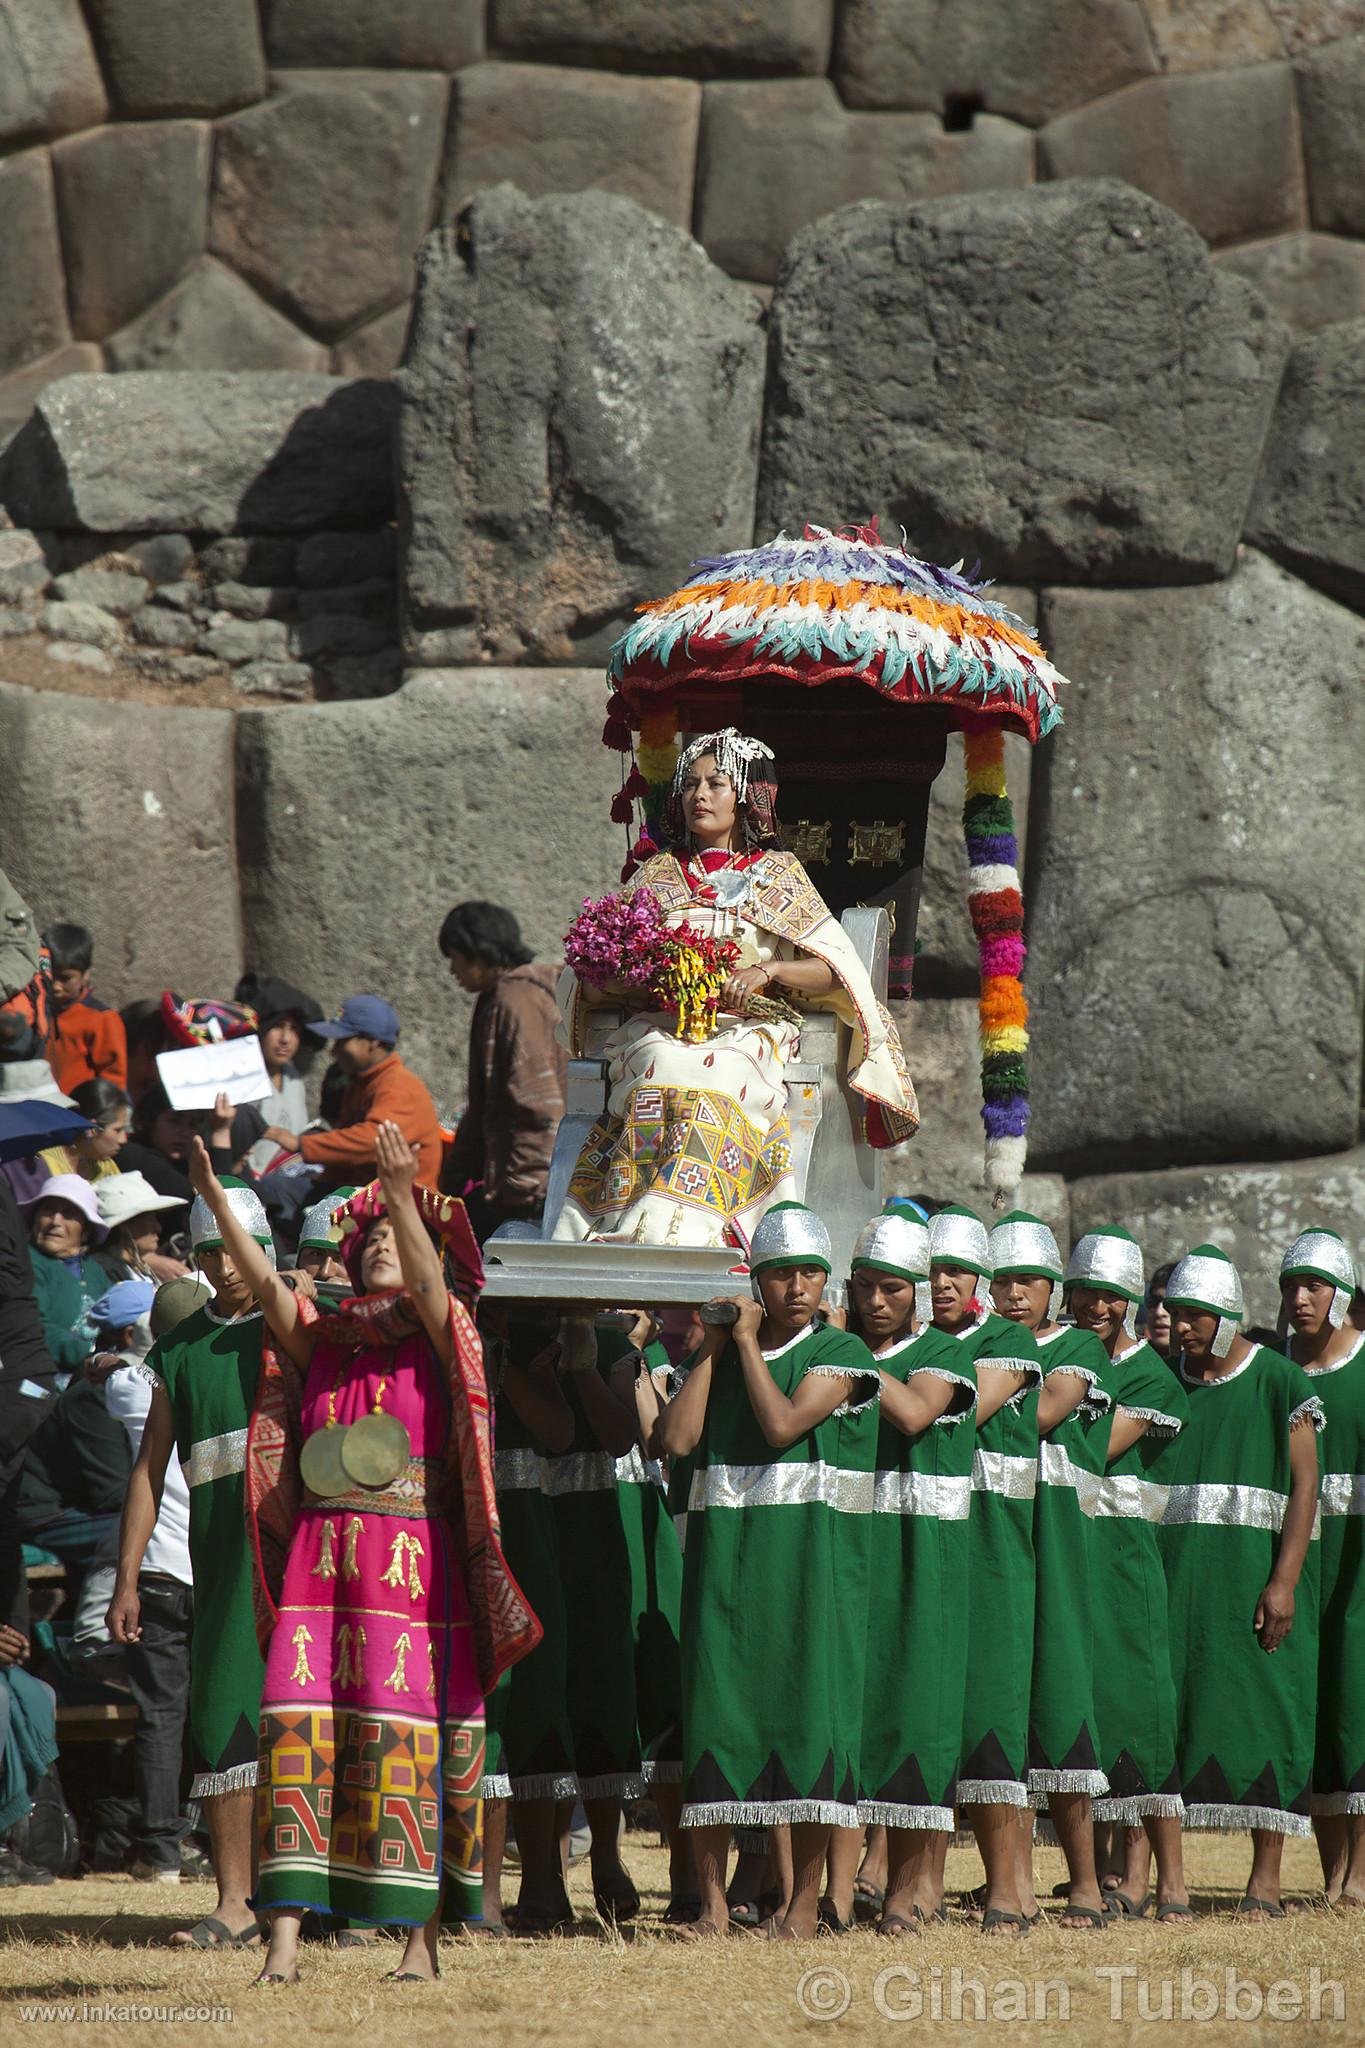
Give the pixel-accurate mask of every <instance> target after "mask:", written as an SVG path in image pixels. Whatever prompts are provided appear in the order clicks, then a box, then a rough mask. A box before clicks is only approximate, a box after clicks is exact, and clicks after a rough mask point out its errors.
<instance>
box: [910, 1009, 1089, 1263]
mask: <svg viewBox="0 0 1365 2048" xmlns="http://www.w3.org/2000/svg"><path fill="white" fill-rule="evenodd" d="M897 1016H898V1019H899V1022H900V1026H901V1041H902V1043H903V1045H904V1047H905V1057H906V1061H907V1063H908V1065H909V1068H910V1072H911V1075H912V1077H913V1079H914V1083H915V1089H916V1092H917V1094H918V1096H919V1105H920V1115H921V1118H922V1121H921V1123H920V1127H919V1130H918V1131H917V1132H916V1133H915V1136H914V1137H913V1138H912V1139H911V1140H910V1143H909V1144H908V1145H898V1146H897V1147H896V1148H895V1150H894V1151H891V1152H887V1153H884V1154H883V1156H882V1177H883V1185H884V1189H885V1192H886V1193H887V1194H888V1195H892V1194H896V1195H913V1196H915V1197H916V1198H921V1197H923V1196H926V1195H927V1196H928V1197H929V1198H930V1200H931V1201H934V1202H965V1203H966V1204H967V1207H968V1208H969V1209H975V1211H976V1213H977V1215H978V1216H980V1217H982V1218H983V1219H984V1220H985V1221H986V1222H987V1223H989V1222H990V1221H991V1220H992V1211H991V1195H990V1191H989V1189H988V1188H987V1186H986V1180H985V1146H986V1139H985V1130H984V1127H983V1125H982V1122H981V1046H980V1042H979V1039H978V1035H977V1019H976V1004H975V1003H974V1002H969V1001H952V1000H944V1001H927V1002H920V1001H916V1002H913V1003H909V1004H899V1005H897ZM1018 1201H1019V1206H1020V1207H1021V1208H1024V1209H1028V1210H1029V1211H1030V1212H1031V1213H1032V1214H1033V1215H1035V1216H1041V1217H1042V1219H1043V1221H1044V1222H1045V1223H1047V1224H1050V1225H1051V1227H1052V1229H1053V1230H1054V1231H1055V1233H1056V1236H1057V1242H1058V1243H1059V1244H1065V1243H1066V1241H1067V1232H1068V1229H1069V1227H1070V1217H1069V1208H1068V1202H1067V1188H1066V1182H1065V1181H1064V1180H1063V1179H1062V1177H1061V1175H1060V1174H1054V1173H1026V1174H1025V1175H1024V1178H1023V1181H1022V1183H1021V1185H1020V1189H1019V1196H1018Z"/></svg>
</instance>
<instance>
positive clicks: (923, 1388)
mask: <svg viewBox="0 0 1365 2048" xmlns="http://www.w3.org/2000/svg"><path fill="white" fill-rule="evenodd" d="M881 1382H882V1414H883V1415H884V1416H885V1417H886V1419H887V1421H888V1422H890V1423H893V1424H894V1425H895V1427H896V1428H897V1429H899V1430H900V1431H901V1432H902V1433H903V1434H904V1435H905V1436H918V1435H919V1434H920V1432H921V1431H922V1430H926V1429H928V1428H929V1426H930V1424H931V1423H934V1422H937V1421H938V1419H939V1417H940V1416H941V1415H946V1414H947V1413H948V1410H949V1408H951V1406H952V1404H953V1402H954V1401H956V1400H957V1399H959V1397H960V1396H961V1395H962V1394H964V1393H965V1392H966V1391H967V1390H966V1388H965V1387H964V1386H963V1385H962V1383H961V1382H960V1381H958V1380H943V1379H939V1378H938V1376H937V1375H936V1374H934V1373H928V1372H919V1373H912V1374H911V1375H910V1378H909V1379H908V1380H896V1379H892V1377H891V1375H890V1373H885V1372H884V1373H882V1375H881Z"/></svg>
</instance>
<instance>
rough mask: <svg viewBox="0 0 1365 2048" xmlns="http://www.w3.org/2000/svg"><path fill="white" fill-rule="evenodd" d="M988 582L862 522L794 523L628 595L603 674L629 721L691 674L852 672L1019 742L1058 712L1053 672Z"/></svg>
mask: <svg viewBox="0 0 1365 2048" xmlns="http://www.w3.org/2000/svg"><path fill="white" fill-rule="evenodd" d="M989 588H990V586H989V584H987V583H983V582H975V581H973V580H972V579H971V578H970V577H968V576H964V575H963V574H962V564H961V563H960V562H958V563H956V564H954V566H953V567H952V568H951V569H941V568H936V567H935V566H934V564H933V563H931V562H921V561H919V560H918V559H917V558H916V557H915V556H914V555H912V554H910V553H909V552H908V551H907V550H906V549H905V548H904V547H891V546H888V545H887V544H886V543H885V542H884V541H883V540H882V539H881V537H880V535H879V533H878V531H877V528H876V525H875V523H874V524H873V525H871V526H855V527H850V528H846V529H844V530H843V531H840V532H837V533H835V532H831V531H830V530H829V529H828V528H826V527H823V526H807V527H806V529H805V532H804V533H803V534H802V536H801V538H800V539H799V540H793V539H791V538H789V537H788V536H787V535H786V534H785V533H780V534H778V536H777V538H776V539H775V540H772V541H769V542H767V543H766V544H765V545H764V546H762V547H757V548H740V549H737V550H736V551H735V552H733V553H731V554H727V555H717V556H715V557H714V558H712V559H710V560H704V561H700V562H695V563H694V564H693V566H692V574H691V577H690V579H689V580H688V582H687V583H685V584H684V585H683V587H682V589H681V590H675V591H673V592H672V594H671V595H670V596H668V597H661V598H656V599H654V600H653V601H652V602H650V603H649V604H646V605H642V606H641V607H640V617H639V619H638V621H637V622H636V624H634V625H633V626H630V627H628V628H627V630H626V631H625V632H624V633H623V634H622V635H621V637H620V639H619V640H618V641H617V642H616V644H615V646H614V647H613V648H612V651H611V656H610V660H609V664H608V675H609V676H610V678H611V680H612V682H613V683H614V684H615V685H616V687H617V688H618V690H619V691H620V693H621V696H622V697H623V698H624V700H625V705H624V710H625V714H626V720H627V723H628V724H630V725H632V726H634V727H636V729H637V730H638V728H639V724H640V718H641V715H642V713H643V712H645V711H646V710H647V709H648V707H649V705H650V703H651V700H653V699H655V698H657V697H658V696H659V695H660V694H664V695H672V694H673V693H674V692H676V691H677V690H678V689H679V688H683V689H685V688H686V687H687V686H688V685H689V684H697V683H707V682H710V683H726V682H730V683H734V682H738V681H739V680H740V679H741V678H743V677H756V676H761V675H771V676H774V677H781V678H782V679H783V680H785V681H789V682H798V683H812V684H818V683H827V682H830V681H832V680H833V679H835V678H836V677H857V678H861V680H862V681H864V682H866V683H868V684H870V685H871V686H872V687H873V688H874V689H877V690H880V691H881V692H882V693H883V695H885V696H887V697H891V698H894V699H896V700H898V701H900V702H903V703H907V704H949V705H954V704H955V705H957V706H958V707H959V708H960V709H961V710H962V711H964V712H970V713H975V714H977V715H978V716H981V715H984V716H986V717H988V718H998V719H1001V720H1003V721H1004V722H1005V723H1006V724H1008V725H1011V726H1013V727H1014V728H1015V729H1016V730H1018V731H1020V732H1023V733H1025V734H1026V735H1027V737H1028V738H1029V739H1030V740H1038V739H1040V738H1042V737H1043V735H1044V734H1046V733H1048V732H1050V731H1051V730H1052V728H1053V726H1055V725H1057V724H1058V723H1059V722H1060V719H1061V712H1060V710H1059V708H1058V704H1057V693H1058V687H1059V685H1060V684H1061V682H1062V680H1063V678H1062V677H1061V676H1059V675H1058V673H1057V671H1056V669H1055V668H1053V666H1052V664H1051V662H1050V661H1049V660H1048V659H1047V656H1046V655H1045V654H1044V653H1043V650H1042V648H1041V647H1040V646H1039V645H1038V642H1037V640H1036V639H1035V638H1034V636H1033V634H1032V633H1031V632H1030V631H1029V629H1028V627H1027V626H1026V625H1025V624H1024V622H1023V621H1022V619H1019V618H1017V617H1016V616H1015V614H1014V613H1013V612H1011V611H1009V610H1007V609H1006V607H1005V606H1004V605H1002V604H997V603H996V602H995V601H994V599H992V598H990V597H989V596H987V594H986V593H987V591H988V590H989Z"/></svg>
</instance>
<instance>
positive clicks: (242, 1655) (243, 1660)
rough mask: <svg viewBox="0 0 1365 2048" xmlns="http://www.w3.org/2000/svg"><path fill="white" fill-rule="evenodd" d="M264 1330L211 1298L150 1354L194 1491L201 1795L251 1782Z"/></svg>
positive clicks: (192, 1718) (195, 1712)
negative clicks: (251, 1470)
mask: <svg viewBox="0 0 1365 2048" xmlns="http://www.w3.org/2000/svg"><path fill="white" fill-rule="evenodd" d="M264 1330H265V1324H264V1321H263V1319H262V1317H261V1315H260V1312H259V1310H258V1311H256V1312H255V1313H253V1314H250V1315H246V1316H243V1317H241V1318H240V1319H239V1320H237V1321H235V1322H228V1323H224V1322H220V1321H219V1320H218V1319H217V1317H216V1316H215V1315H214V1313H213V1307H212V1304H211V1303H210V1305H209V1306H208V1307H207V1308H202V1309H197V1310H196V1311H195V1313H194V1314H193V1315H192V1316H187V1317H186V1318H185V1320H184V1322H183V1323H180V1324H178V1325H177V1326H176V1328H175V1329H174V1330H172V1331H171V1333H170V1335H169V1336H166V1337H163V1338H161V1340H160V1341H159V1342H158V1343H157V1344H154V1345H153V1347H152V1349H151V1350H150V1351H149V1352H148V1354H147V1361H146V1363H147V1369H148V1371H149V1372H150V1373H152V1374H153V1375H154V1376H155V1378H156V1379H157V1380H158V1381H159V1382H160V1384H161V1385H162V1386H164V1387H165V1389H166V1395H167V1398H168V1400H169V1401H170V1404H171V1414H172V1417H173V1418H174V1421H175V1442H176V1451H177V1453H178V1455H179V1458H180V1462H181V1464H182V1465H183V1467H184V1468H185V1482H186V1484H187V1486H188V1487H189V1493H190V1563H191V1565H192V1566H193V1568H194V1656H193V1659H192V1661H191V1665H190V1714H189V1727H190V1742H191V1747H192V1749H193V1751H194V1757H195V1768H196V1771H197V1773H198V1775H197V1776H196V1778H195V1781H194V1784H193V1786H192V1788H191V1791H192V1794H193V1796H195V1797H197V1798H206V1797H210V1796H212V1795H214V1794H216V1793H220V1792H230V1791H235V1790H237V1789H238V1788H240V1787H241V1786H244V1785H254V1784H255V1783H256V1755H257V1746H258V1741H259V1722H260V1711H261V1687H262V1685H263V1684H264V1681H265V1664H264V1661H263V1659H262V1657H261V1653H260V1650H259V1648H258V1647H257V1643H256V1620H255V1612H254V1605H253V1599H252V1572H253V1564H252V1557H251V1547H250V1544H249V1543H248V1540H247V1533H246V1498H245V1479H244V1474H245V1472H246V1435H247V1427H248V1424H249V1423H250V1421H251V1410H252V1407H253V1406H254V1404H255V1400H256V1384H257V1381H258V1380H259V1378H260V1373H261V1339H262V1336H263V1334H264Z"/></svg>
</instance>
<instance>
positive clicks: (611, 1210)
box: [555, 1016, 798, 1245]
mask: <svg viewBox="0 0 1365 2048" xmlns="http://www.w3.org/2000/svg"><path fill="white" fill-rule="evenodd" d="M797 1043H798V1034H797V1031H796V1029H795V1027H794V1026H793V1025H791V1024H789V1023H786V1022H783V1021H779V1020H774V1021H772V1022H766V1023H761V1024H760V1023H745V1022H744V1021H743V1020H742V1019H740V1018H738V1017H736V1018H733V1019H728V1020H727V1021H726V1022H725V1024H723V1025H722V1027H721V1029H720V1030H719V1031H717V1033H716V1035H715V1037H714V1038H711V1039H708V1040H707V1041H706V1042H705V1044H702V1045H688V1044H684V1043H682V1042H681V1041H680V1040H679V1039H678V1038H677V1037H676V1036H675V1035H674V1032H673V1030H672V1026H671V1021H669V1020H665V1019H662V1018H660V1017H655V1016H637V1017H632V1018H630V1019H629V1020H628V1021H627V1023H626V1024H625V1025H624V1026H623V1027H622V1029H621V1031H620V1033H619V1035H618V1037H617V1040H616V1043H615V1046H614V1048H613V1051H612V1056H611V1062H610V1090H611V1092H610V1094H609V1096H608V1099H607V1114H606V1115H605V1116H603V1117H601V1118H600V1119H599V1120H598V1122H597V1123H596V1124H595V1125H594V1126H593V1129H592V1131H591V1132H590V1133H589V1135H588V1138H587V1139H586V1141H585V1143H584V1146H583V1150H582V1152H581V1153H580V1154H579V1159H578V1165H577V1167H576V1168H575V1170H574V1175H573V1179H572V1180H571V1181H570V1183H569V1193H568V1196H567V1198H566V1200H565V1203H564V1207H563V1210H562V1212H561V1214H560V1218H559V1221H558V1223H557V1224H556V1226H555V1236H556V1237H559V1238H570V1239H577V1240H582V1239H585V1238H591V1239H596V1240H599V1241H602V1242H607V1243H620V1244H625V1243H630V1244H683V1245H688V1244H695V1245H710V1244H725V1243H734V1242H735V1238H734V1236H733V1235H727V1227H728V1226H733V1228H734V1229H737V1230H738V1231H739V1232H740V1233H741V1234H742V1235H743V1237H744V1239H745V1240H746V1241H747V1239H748V1237H749V1235H750V1234H751V1233H752V1231H753V1228H754V1225H755V1224H756V1223H757V1222H758V1220H759V1218H760V1217H761V1216H762V1214H763V1212H764V1210H765V1209H767V1208H768V1207H769V1206H770V1204H772V1203H773V1202H780V1201H785V1200H786V1199H787V1198H788V1197H789V1196H790V1195H791V1193H792V1191H793V1189H794V1186H795V1182H794V1180H793V1178H792V1165H791V1128H790V1125H789V1123H788V1119H787V1090H786V1084H785V1081H784V1079H783V1075H784V1072H785V1069H786V1066H787V1063H788V1061H789V1060H790V1059H792V1057H793V1056H794V1054H795V1052H796V1048H797Z"/></svg>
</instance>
